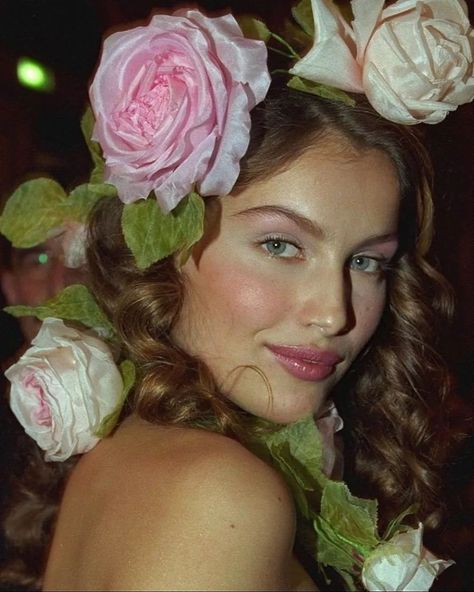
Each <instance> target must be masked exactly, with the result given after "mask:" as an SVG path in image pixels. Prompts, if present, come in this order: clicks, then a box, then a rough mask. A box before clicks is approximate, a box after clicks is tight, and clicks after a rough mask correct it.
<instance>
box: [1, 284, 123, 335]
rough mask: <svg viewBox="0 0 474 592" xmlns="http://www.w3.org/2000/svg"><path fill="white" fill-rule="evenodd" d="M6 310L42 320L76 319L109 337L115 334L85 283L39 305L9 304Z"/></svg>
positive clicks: (68, 288)
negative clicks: (48, 318)
mask: <svg viewBox="0 0 474 592" xmlns="http://www.w3.org/2000/svg"><path fill="white" fill-rule="evenodd" d="M4 310H5V311H6V312H8V313H9V314H11V315H13V316H15V317H21V316H34V317H37V318H38V319H40V320H41V321H43V320H44V319H46V318H47V317H56V318H58V319H63V320H64V321H76V322H79V323H82V324H83V325H85V326H86V327H90V328H91V329H95V330H98V331H99V332H100V333H101V334H102V335H104V336H105V337H106V338H108V339H110V338H112V337H113V335H114V328H113V326H112V324H111V323H110V321H109V319H108V318H107V316H106V315H105V314H104V313H103V312H102V309H101V308H100V307H99V305H98V304H97V302H96V301H95V299H94V297H93V296H92V294H91V293H90V292H89V290H88V289H87V287H86V286H84V285H83V284H73V285H71V286H68V287H67V288H64V290H62V291H61V292H60V293H59V294H57V295H56V296H55V297H54V298H51V299H50V300H47V301H46V302H44V303H43V304H39V305H38V306H7V307H5V309H4Z"/></svg>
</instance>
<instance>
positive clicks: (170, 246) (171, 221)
mask: <svg viewBox="0 0 474 592" xmlns="http://www.w3.org/2000/svg"><path fill="white" fill-rule="evenodd" d="M203 227H204V202H203V200H202V198H201V196H200V195H198V194H197V193H194V192H193V193H190V194H189V195H188V196H187V197H186V198H185V199H183V200H182V201H181V202H180V203H179V204H178V205H177V206H176V208H175V209H174V210H172V211H171V212H169V213H168V214H164V213H163V212H162V211H161V209H160V207H159V205H158V203H157V202H156V200H155V199H154V198H153V197H149V198H148V199H146V200H142V201H139V202H135V203H131V204H127V205H126V206H125V207H124V209H123V213H122V231H123V234H124V237H125V241H126V243H127V245H128V247H129V248H130V250H131V251H132V253H133V255H134V256H135V261H136V263H137V266H138V267H139V268H140V269H146V268H147V267H149V266H150V265H152V264H153V263H155V262H156V261H159V260H160V259H163V258H164V257H167V256H168V255H171V254H172V253H175V252H177V251H185V252H187V251H188V250H189V249H190V248H191V247H192V246H193V245H194V243H195V242H196V241H198V240H199V239H200V238H201V236H202V233H203Z"/></svg>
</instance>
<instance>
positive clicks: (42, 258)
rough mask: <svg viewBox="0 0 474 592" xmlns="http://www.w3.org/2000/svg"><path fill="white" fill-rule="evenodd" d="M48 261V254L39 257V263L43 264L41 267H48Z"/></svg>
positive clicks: (41, 254)
mask: <svg viewBox="0 0 474 592" xmlns="http://www.w3.org/2000/svg"><path fill="white" fill-rule="evenodd" d="M48 260H49V257H48V253H40V254H39V255H38V261H39V262H40V263H41V265H46V263H48Z"/></svg>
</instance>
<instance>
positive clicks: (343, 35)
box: [291, 0, 474, 125]
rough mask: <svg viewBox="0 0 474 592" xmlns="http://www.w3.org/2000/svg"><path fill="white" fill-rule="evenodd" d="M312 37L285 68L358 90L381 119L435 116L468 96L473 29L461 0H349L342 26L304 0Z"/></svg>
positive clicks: (320, 0)
mask: <svg viewBox="0 0 474 592" xmlns="http://www.w3.org/2000/svg"><path fill="white" fill-rule="evenodd" d="M311 5H312V8H313V16H314V26H315V41H314V46H313V48H312V49H311V50H310V51H309V52H308V54H307V55H305V56H304V57H303V59H302V60H300V61H299V62H297V63H296V64H295V66H294V67H293V68H292V70H291V73H293V74H296V75H297V76H301V77H303V78H306V79H308V80H312V81H315V82H321V83H324V84H328V85H331V86H334V87H336V88H340V89H342V90H346V91H350V92H356V93H365V94H366V96H367V98H368V99H369V101H370V102H371V104H372V105H373V107H374V108H375V109H376V110H377V111H378V112H379V113H380V114H381V115H382V116H383V117H385V118H386V119H389V120H391V121H395V122H397V123H402V124H406V125H411V124H416V123H420V122H425V123H438V122H440V121H442V120H443V119H444V118H445V117H446V114H447V113H448V112H450V111H454V110H455V109H456V108H457V107H458V106H459V105H462V104H464V103H468V102H470V101H472V100H473V98H474V73H473V54H474V31H473V29H472V27H471V25H470V23H469V20H468V17H467V7H466V3H465V2H464V0H398V2H394V3H393V4H390V5H389V6H387V8H385V9H384V8H383V6H384V0H370V2H368V1H367V0H352V2H351V5H352V11H353V13H354V20H353V22H352V26H349V25H348V24H347V23H346V22H345V21H344V19H343V18H342V16H341V15H340V14H339V12H338V10H337V8H336V7H335V5H334V4H333V3H332V2H331V0H312V1H311Z"/></svg>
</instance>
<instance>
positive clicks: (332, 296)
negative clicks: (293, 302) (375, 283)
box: [299, 267, 354, 336]
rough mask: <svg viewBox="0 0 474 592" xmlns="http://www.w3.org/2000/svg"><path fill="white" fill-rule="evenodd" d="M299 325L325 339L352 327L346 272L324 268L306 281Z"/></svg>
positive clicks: (349, 293)
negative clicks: (310, 328)
mask: <svg viewBox="0 0 474 592" xmlns="http://www.w3.org/2000/svg"><path fill="white" fill-rule="evenodd" d="M300 303H301V304H300V310H299V314H300V317H299V318H300V322H301V323H302V324H303V325H305V326H310V325H312V326H315V327H318V328H319V329H320V331H321V333H323V334H324V335H325V336H333V335H340V334H343V333H347V332H348V331H349V330H350V329H351V327H352V325H353V324H354V313H353V308H352V302H351V283H350V274H349V272H348V270H347V268H343V269H337V268H329V267H328V268H326V269H324V270H320V271H319V272H318V274H317V277H314V275H313V276H312V277H309V278H308V280H307V282H306V286H305V288H304V292H303V293H302V298H301V300H300Z"/></svg>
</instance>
